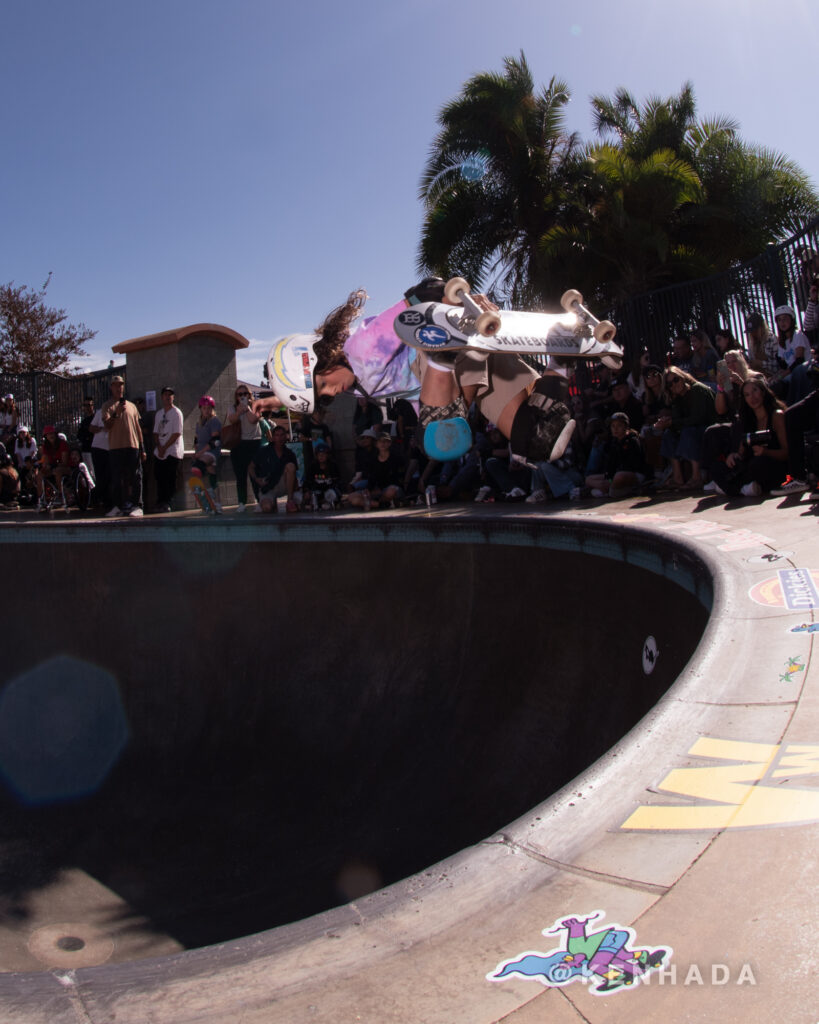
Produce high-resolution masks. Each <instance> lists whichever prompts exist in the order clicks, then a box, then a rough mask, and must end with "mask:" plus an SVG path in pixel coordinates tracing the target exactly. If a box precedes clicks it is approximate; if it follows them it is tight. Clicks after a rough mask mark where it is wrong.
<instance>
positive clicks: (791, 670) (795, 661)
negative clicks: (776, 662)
mask: <svg viewBox="0 0 819 1024" xmlns="http://www.w3.org/2000/svg"><path fill="white" fill-rule="evenodd" d="M801 658H802V656H801V655H799V654H798V655H797V656H796V657H795V658H788V662H787V664H786V665H785V673H784V675H781V676H780V677H779V682H780V683H790V682H792V681H793V680H794V679H796V675H797V673H798V672H804V671H805V666H804V665H803V664H802V660H801Z"/></svg>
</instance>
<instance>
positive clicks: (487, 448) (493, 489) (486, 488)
mask: <svg viewBox="0 0 819 1024" xmlns="http://www.w3.org/2000/svg"><path fill="white" fill-rule="evenodd" d="M483 437H484V440H483V455H484V483H483V485H482V486H481V487H480V489H479V490H478V492H477V494H476V495H475V501H477V502H485V501H489V500H492V501H494V500H495V499H496V498H498V497H500V496H501V495H502V494H508V495H511V496H512V500H515V499H516V498H525V497H526V495H527V494H528V493H529V491H530V489H531V486H532V471H531V469H529V467H528V466H525V465H523V464H522V463H520V462H517V461H510V459H509V442H508V441H507V440H506V438H505V437H504V436H503V434H502V433H501V432H500V431H499V430H498V428H497V427H496V426H495V424H494V423H488V424H487V425H486V433H485V434H484V435H483Z"/></svg>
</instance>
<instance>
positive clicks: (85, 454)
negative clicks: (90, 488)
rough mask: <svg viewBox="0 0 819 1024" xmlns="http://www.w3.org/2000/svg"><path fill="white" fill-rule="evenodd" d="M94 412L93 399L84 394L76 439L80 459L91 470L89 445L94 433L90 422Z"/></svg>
mask: <svg viewBox="0 0 819 1024" xmlns="http://www.w3.org/2000/svg"><path fill="white" fill-rule="evenodd" d="M94 413H95V409H94V399H93V397H92V396H91V395H86V396H85V398H83V400H82V419H81V420H80V425H79V426H78V427H77V440H78V441H79V443H80V452H81V453H82V461H83V462H84V463H85V464H86V466H87V467H88V469H89V470H91V471H92V472H93V469H94V460H93V457H92V455H91V445H92V443H93V441H94V434H93V433H92V431H91V424H92V423H93V421H94Z"/></svg>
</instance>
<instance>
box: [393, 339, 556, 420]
mask: <svg viewBox="0 0 819 1024" xmlns="http://www.w3.org/2000/svg"><path fill="white" fill-rule="evenodd" d="M426 361H427V356H426V353H425V352H419V353H418V358H417V360H416V361H415V362H414V363H413V364H412V370H413V373H415V374H416V376H418V377H419V378H423V374H424V373H425V372H426ZM539 377H540V374H539V373H538V372H537V370H533V369H532V367H531V366H529V365H527V364H526V363H524V361H523V360H522V359H521V358H520V356H517V355H515V354H514V353H512V352H488V353H487V352H473V351H467V352H462V353H460V354H459V355H458V358H457V359H456V360H455V380H456V381H457V383H458V386H459V387H460V388H462V389H463V388H467V387H477V389H478V391H477V394H476V396H475V402H476V404H477V406H478V408H479V409H480V411H481V415H483V416H485V417H486V419H488V420H489V421H490V423H497V422H498V420H499V419H500V416H501V413H502V412H503V410H504V409H505V408H506V406H507V405H508V404H509V403H510V402H511V401H512V399H513V398H515V397H516V396H517V395H519V394H520V392H521V391H529V390H531V388H532V385H533V384H534V382H535V381H536V380H538V378H539Z"/></svg>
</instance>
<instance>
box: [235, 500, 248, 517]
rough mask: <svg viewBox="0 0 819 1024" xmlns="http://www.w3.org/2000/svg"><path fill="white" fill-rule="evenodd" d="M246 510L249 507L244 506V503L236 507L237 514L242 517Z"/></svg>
mask: <svg viewBox="0 0 819 1024" xmlns="http://www.w3.org/2000/svg"><path fill="white" fill-rule="evenodd" d="M246 509H247V506H246V505H244V504H243V503H242V502H241V501H240V502H239V504H238V505H237V506H236V513H237V515H241V514H242V513H243V512H245V511H246Z"/></svg>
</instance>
